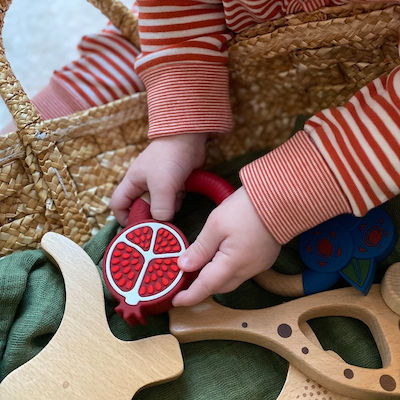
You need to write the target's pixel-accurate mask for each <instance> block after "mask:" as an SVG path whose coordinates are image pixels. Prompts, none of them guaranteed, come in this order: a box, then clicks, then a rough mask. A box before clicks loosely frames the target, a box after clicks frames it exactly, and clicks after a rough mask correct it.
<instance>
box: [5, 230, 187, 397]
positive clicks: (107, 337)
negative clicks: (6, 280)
mask: <svg viewBox="0 0 400 400" xmlns="http://www.w3.org/2000/svg"><path fill="white" fill-rule="evenodd" d="M42 247H43V249H44V250H45V251H46V253H48V255H49V256H50V257H51V258H52V259H54V261H55V263H56V264H58V266H59V268H60V269H61V272H62V274H63V276H64V280H65V289H66V304H65V314H64V317H63V319H62V321H61V325H60V327H59V329H58V331H57V332H56V334H55V335H54V337H53V338H52V340H51V341H50V342H49V344H48V345H47V346H46V347H45V348H44V349H43V350H42V351H41V352H40V353H39V354H38V355H37V356H36V357H34V358H33V359H31V360H30V361H28V362H27V363H25V364H24V365H22V366H21V367H19V368H17V369H16V370H14V371H13V372H11V373H10V374H9V375H8V376H6V378H5V379H4V380H3V382H2V383H1V385H0V398H1V399H4V400H43V399H57V400H63V399H65V400H74V399H76V400H78V399H79V400H81V399H87V400H109V399H115V400H130V399H131V398H132V396H133V395H134V394H135V393H136V392H137V391H138V390H139V389H140V388H142V387H144V386H148V385H150V384H155V383H161V382H164V381H167V380H170V379H173V378H176V377H177V376H179V375H180V374H181V373H182V371H183V361H182V356H181V352H180V348H179V343H178V341H177V340H176V339H175V338H174V337H173V336H172V335H160V336H155V337H152V338H148V339H142V340H137V341H134V342H124V341H122V340H119V339H117V338H116V337H115V336H114V335H113V334H112V333H111V332H110V330H109V328H108V324H107V320H106V316H105V309H104V296H103V288H102V284H101V280H100V276H99V274H98V272H97V270H96V267H95V265H94V264H93V262H92V260H91V259H90V257H89V256H88V255H87V254H86V253H85V251H84V250H82V249H81V248H80V247H79V246H78V245H76V244H75V243H73V242H72V241H71V240H69V239H67V238H65V237H63V236H61V235H58V234H55V233H47V234H46V235H45V236H44V237H43V239H42Z"/></svg>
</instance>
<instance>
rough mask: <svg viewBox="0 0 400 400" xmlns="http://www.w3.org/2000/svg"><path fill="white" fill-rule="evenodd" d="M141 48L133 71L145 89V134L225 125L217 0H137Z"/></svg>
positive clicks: (224, 36)
mask: <svg viewBox="0 0 400 400" xmlns="http://www.w3.org/2000/svg"><path fill="white" fill-rule="evenodd" d="M137 4H138V6H139V34H140V43H141V49H142V54H141V55H140V57H139V58H138V59H137V61H136V63H135V68H136V72H137V73H138V75H139V76H140V78H141V79H142V81H143V83H144V85H145V87H146V90H147V99H148V100H147V102H148V107H149V137H151V138H154V137H159V136H167V135H176V134H181V133H198V132H199V133H200V132H215V133H225V132H228V131H229V130H230V129H231V125H232V116H231V110H230V101H229V88H228V69H227V66H226V63H227V51H226V43H227V40H228V39H229V38H230V34H229V33H228V30H227V27H226V25H225V16H224V11H223V7H222V2H221V1H220V0H164V1H162V2H161V1H158V0H139V1H138V2H137Z"/></svg>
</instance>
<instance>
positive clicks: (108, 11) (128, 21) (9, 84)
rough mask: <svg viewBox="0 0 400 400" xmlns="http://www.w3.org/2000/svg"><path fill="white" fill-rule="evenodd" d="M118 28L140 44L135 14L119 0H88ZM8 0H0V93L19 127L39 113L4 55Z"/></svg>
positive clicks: (9, 2) (32, 122) (23, 127)
mask: <svg viewBox="0 0 400 400" xmlns="http://www.w3.org/2000/svg"><path fill="white" fill-rule="evenodd" d="M88 1H89V2H90V3H91V4H93V5H94V6H95V7H97V8H98V9H99V10H100V11H101V12H102V13H103V14H104V15H105V16H106V17H108V18H109V20H110V21H111V22H112V23H113V24H114V25H115V26H116V27H117V28H118V29H120V30H121V32H122V34H123V35H124V36H125V37H126V38H127V39H128V40H130V41H131V42H132V43H133V44H134V45H135V46H136V47H138V48H139V37H138V23H137V19H136V17H135V16H134V14H133V13H132V12H131V11H130V10H129V9H128V8H127V7H126V6H125V5H123V4H122V3H121V2H120V1H119V0H88ZM10 4H11V0H0V94H1V96H2V98H3V100H4V102H5V103H6V106H7V108H8V109H9V110H10V112H11V115H12V117H13V118H14V121H15V123H16V124H17V128H18V130H23V129H25V128H26V127H27V126H28V125H31V124H35V123H37V122H38V121H40V120H41V117H40V115H39V113H38V111H37V110H36V108H35V107H34V105H33V104H32V102H31V101H30V100H29V98H28V96H27V95H26V93H25V91H24V90H23V89H22V86H21V84H20V82H19V81H18V79H17V78H16V77H15V75H14V73H13V71H12V69H11V66H10V64H9V62H8V60H7V58H6V56H5V51H4V45H3V39H2V35H1V33H2V30H3V25H4V16H5V14H6V12H7V10H8V8H9V7H10Z"/></svg>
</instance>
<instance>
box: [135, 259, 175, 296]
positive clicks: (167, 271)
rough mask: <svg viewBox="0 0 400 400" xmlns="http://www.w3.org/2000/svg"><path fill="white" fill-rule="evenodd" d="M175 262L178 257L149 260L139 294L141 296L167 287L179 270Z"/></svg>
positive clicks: (155, 292) (152, 293)
mask: <svg viewBox="0 0 400 400" xmlns="http://www.w3.org/2000/svg"><path fill="white" fill-rule="evenodd" d="M177 262H178V257H172V258H156V259H153V260H151V261H150V262H149V265H148V267H147V271H146V274H145V276H144V278H143V281H142V285H141V287H140V290H139V294H140V295H141V296H143V297H145V296H151V295H156V294H158V293H161V292H162V291H163V290H165V289H167V288H168V287H169V286H170V285H171V284H172V282H174V280H175V279H176V277H177V276H178V274H179V272H180V269H179V267H178V265H177ZM156 267H158V269H157V268H156ZM160 267H161V268H160Z"/></svg>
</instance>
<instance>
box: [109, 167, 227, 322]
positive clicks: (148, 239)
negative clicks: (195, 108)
mask: <svg viewBox="0 0 400 400" xmlns="http://www.w3.org/2000/svg"><path fill="white" fill-rule="evenodd" d="M185 189H186V190H187V191H188V192H196V193H200V194H204V195H206V196H207V197H209V198H210V199H211V200H213V201H214V202H215V203H216V204H219V203H221V202H222V201H223V200H224V199H225V198H226V197H228V196H229V195H230V194H232V193H233V191H234V188H233V187H232V186H231V185H230V184H229V183H228V182H226V181H225V180H223V179H222V178H220V177H218V176H216V175H214V174H211V173H210V172H206V171H195V172H193V173H192V174H191V175H190V177H189V178H188V180H187V181H186V183H185ZM188 245H189V244H188V241H187V239H186V238H185V236H184V234H183V233H182V232H181V231H180V230H179V229H178V228H176V227H175V226H173V225H172V224H170V223H168V222H160V221H156V220H154V219H151V214H150V206H149V204H148V203H147V202H146V201H145V200H143V199H142V198H139V199H136V200H135V201H134V203H133V204H132V208H131V211H130V214H129V219H128V227H127V228H125V229H124V230H122V231H121V232H120V233H119V234H118V235H117V236H116V237H115V238H114V239H113V240H112V242H111V243H110V244H109V246H108V248H107V250H106V253H105V255H104V259H103V276H104V280H105V283H106V285H107V287H108V289H109V290H110V292H111V294H112V295H113V296H114V297H115V298H116V299H117V300H118V301H119V305H118V306H117V307H116V308H115V310H116V311H117V313H118V314H120V315H121V316H122V317H123V318H124V319H125V320H126V321H127V322H128V323H129V324H130V325H135V324H136V323H138V322H139V323H142V324H145V323H146V320H145V316H146V315H152V314H159V313H162V312H165V311H168V310H169V309H170V308H171V307H172V299H173V297H174V296H175V295H176V294H177V293H178V292H179V291H181V290H183V289H186V288H187V287H188V286H189V285H190V283H191V282H192V281H193V279H194V278H195V277H196V275H197V274H196V273H184V272H183V271H181V270H180V269H179V267H178V265H177V261H178V257H179V256H180V255H181V254H183V253H184V251H185V249H186V248H187V247H188Z"/></svg>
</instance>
